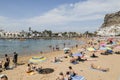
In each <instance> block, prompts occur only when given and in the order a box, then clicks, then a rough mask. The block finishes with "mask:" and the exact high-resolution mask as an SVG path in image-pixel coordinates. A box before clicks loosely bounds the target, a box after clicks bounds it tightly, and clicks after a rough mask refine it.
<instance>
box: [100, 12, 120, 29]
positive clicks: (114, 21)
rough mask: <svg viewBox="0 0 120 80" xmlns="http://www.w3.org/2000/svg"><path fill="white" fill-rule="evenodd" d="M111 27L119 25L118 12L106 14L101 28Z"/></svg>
mask: <svg viewBox="0 0 120 80" xmlns="http://www.w3.org/2000/svg"><path fill="white" fill-rule="evenodd" d="M113 25H116V26H118V25H120V11H119V12H116V13H111V14H106V15H105V18H104V23H103V24H102V26H101V28H104V27H110V26H113Z"/></svg>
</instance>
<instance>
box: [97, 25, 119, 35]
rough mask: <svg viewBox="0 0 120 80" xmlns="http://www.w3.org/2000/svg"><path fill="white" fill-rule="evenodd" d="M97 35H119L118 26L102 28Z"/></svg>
mask: <svg viewBox="0 0 120 80" xmlns="http://www.w3.org/2000/svg"><path fill="white" fill-rule="evenodd" d="M97 35H101V36H115V35H120V26H118V25H117V26H116V25H113V26H110V27H104V28H100V29H99V30H98V31H97Z"/></svg>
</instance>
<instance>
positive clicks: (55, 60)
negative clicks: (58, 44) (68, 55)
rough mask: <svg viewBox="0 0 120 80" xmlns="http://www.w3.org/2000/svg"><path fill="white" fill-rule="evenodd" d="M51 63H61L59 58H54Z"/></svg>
mask: <svg viewBox="0 0 120 80" xmlns="http://www.w3.org/2000/svg"><path fill="white" fill-rule="evenodd" d="M52 62H54V63H56V62H62V60H61V59H60V58H56V57H55V58H54V60H53V61H52Z"/></svg>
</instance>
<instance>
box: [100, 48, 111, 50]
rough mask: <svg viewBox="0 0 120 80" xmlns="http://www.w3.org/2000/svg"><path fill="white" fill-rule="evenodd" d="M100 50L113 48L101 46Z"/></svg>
mask: <svg viewBox="0 0 120 80" xmlns="http://www.w3.org/2000/svg"><path fill="white" fill-rule="evenodd" d="M100 50H112V49H111V48H110V47H100Z"/></svg>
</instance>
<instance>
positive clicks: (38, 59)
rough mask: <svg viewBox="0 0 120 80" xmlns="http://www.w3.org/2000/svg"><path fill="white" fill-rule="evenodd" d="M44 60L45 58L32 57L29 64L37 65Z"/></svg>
mask: <svg viewBox="0 0 120 80" xmlns="http://www.w3.org/2000/svg"><path fill="white" fill-rule="evenodd" d="M45 60H46V57H43V56H41V57H32V58H30V59H29V62H30V63H39V62H44V61H45Z"/></svg>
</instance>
